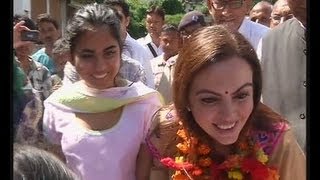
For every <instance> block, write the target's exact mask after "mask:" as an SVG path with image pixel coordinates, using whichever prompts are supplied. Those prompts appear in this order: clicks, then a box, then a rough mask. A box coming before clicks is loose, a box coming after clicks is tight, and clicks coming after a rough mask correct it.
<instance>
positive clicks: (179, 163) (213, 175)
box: [146, 25, 306, 180]
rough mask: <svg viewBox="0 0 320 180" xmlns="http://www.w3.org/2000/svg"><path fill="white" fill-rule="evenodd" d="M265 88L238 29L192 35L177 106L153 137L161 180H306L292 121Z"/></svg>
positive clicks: (180, 67) (181, 66)
mask: <svg viewBox="0 0 320 180" xmlns="http://www.w3.org/2000/svg"><path fill="white" fill-rule="evenodd" d="M261 89H262V73H261V67H260V62H259V60H258V57H257V55H256V53H255V51H254V50H253V48H252V45H251V44H250V43H249V42H248V41H247V40H246V39H245V38H244V37H243V36H242V35H241V34H240V33H239V32H236V31H230V30H229V29H227V28H226V27H225V26H223V25H214V26H209V27H205V28H203V29H201V30H199V31H197V32H195V33H193V34H192V36H191V37H190V38H189V39H188V41H186V42H185V44H184V46H183V47H182V49H181V50H180V52H179V56H178V59H177V62H176V67H175V73H174V81H173V104H171V105H168V106H166V107H163V108H162V109H161V110H159V111H158V112H157V114H156V115H155V116H154V121H153V123H152V126H151V129H150V133H149V134H148V135H147V140H146V142H147V145H148V147H149V150H150V152H151V153H152V154H153V157H154V161H153V163H154V166H156V167H158V168H159V169H162V170H163V174H164V176H162V177H163V178H162V179H173V180H179V179H201V180H205V179H272V180H278V179H281V180H292V179H299V180H305V179H306V157H305V155H304V153H303V151H302V149H301V148H300V147H299V145H298V143H297V141H296V139H295V137H294V135H293V133H292V129H291V127H290V125H289V123H288V122H287V121H286V120H285V119H284V118H283V117H282V116H280V115H279V114H277V113H275V112H274V111H272V109H270V108H269V107H268V106H266V105H264V104H262V103H261V102H260V96H261ZM158 177H160V174H159V176H158ZM157 180H160V178H157Z"/></svg>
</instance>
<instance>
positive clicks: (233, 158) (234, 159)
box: [223, 154, 241, 168]
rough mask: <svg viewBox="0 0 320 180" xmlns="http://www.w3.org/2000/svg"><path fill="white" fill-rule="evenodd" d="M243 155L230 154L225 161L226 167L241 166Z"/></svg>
mask: <svg viewBox="0 0 320 180" xmlns="http://www.w3.org/2000/svg"><path fill="white" fill-rule="evenodd" d="M240 162H241V157H240V156H239V155H238V154H236V155H230V156H229V158H228V159H227V160H226V161H224V162H223V166H224V167H226V168H232V167H240Z"/></svg>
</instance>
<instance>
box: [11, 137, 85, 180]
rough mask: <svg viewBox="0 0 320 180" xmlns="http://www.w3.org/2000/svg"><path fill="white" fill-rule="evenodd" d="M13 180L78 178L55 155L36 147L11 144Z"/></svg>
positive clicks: (69, 179) (76, 179)
mask: <svg viewBox="0 0 320 180" xmlns="http://www.w3.org/2000/svg"><path fill="white" fill-rule="evenodd" d="M13 179H14V180H34V179H48V180H50V179H52V180H78V179H79V180H80V178H78V177H77V176H76V174H75V173H73V172H72V171H71V170H70V169H69V168H68V167H67V166H66V165H65V164H64V163H63V162H62V161H61V160H60V159H58V158H57V157H56V156H55V155H53V154H51V153H49V152H47V151H45V150H43V149H39V148H37V147H33V146H30V145H22V144H17V143H15V144H14V145H13Z"/></svg>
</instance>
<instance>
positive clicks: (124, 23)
mask: <svg viewBox="0 0 320 180" xmlns="http://www.w3.org/2000/svg"><path fill="white" fill-rule="evenodd" d="M104 4H105V5H108V6H111V7H113V8H114V9H116V10H117V11H118V14H119V19H120V22H121V24H120V25H121V26H120V31H121V39H122V40H123V41H125V39H126V37H127V28H128V26H129V24H130V7H129V5H128V3H126V1H124V0H105V1H104Z"/></svg>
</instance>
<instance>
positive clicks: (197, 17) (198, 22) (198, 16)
mask: <svg viewBox="0 0 320 180" xmlns="http://www.w3.org/2000/svg"><path fill="white" fill-rule="evenodd" d="M206 25H207V24H206V22H205V20H204V14H202V13H201V12H199V11H197V10H193V11H190V12H188V13H186V14H185V15H184V16H183V17H182V18H181V20H180V23H179V26H178V31H179V32H180V34H181V35H182V37H183V39H184V40H185V39H187V38H188V37H189V36H190V35H191V34H192V33H193V32H194V31H196V30H197V29H198V28H201V27H204V26H206Z"/></svg>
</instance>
